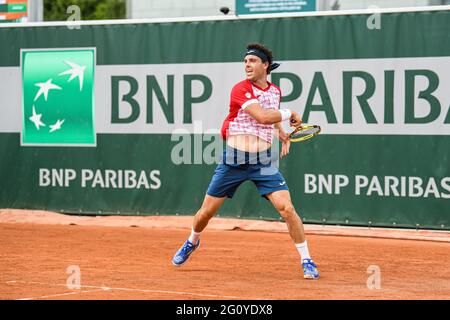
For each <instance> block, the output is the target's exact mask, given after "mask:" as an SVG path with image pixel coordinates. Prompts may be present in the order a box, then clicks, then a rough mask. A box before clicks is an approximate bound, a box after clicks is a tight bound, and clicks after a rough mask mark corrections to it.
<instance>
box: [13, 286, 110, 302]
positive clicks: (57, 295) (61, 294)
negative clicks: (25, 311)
mask: <svg viewBox="0 0 450 320" xmlns="http://www.w3.org/2000/svg"><path fill="white" fill-rule="evenodd" d="M97 291H103V289H97V290H84V291H74V292H66V293H59V294H51V295H47V296H40V297H33V298H20V299H16V300H37V299H47V298H55V297H62V296H69V295H73V294H81V293H89V292H97Z"/></svg>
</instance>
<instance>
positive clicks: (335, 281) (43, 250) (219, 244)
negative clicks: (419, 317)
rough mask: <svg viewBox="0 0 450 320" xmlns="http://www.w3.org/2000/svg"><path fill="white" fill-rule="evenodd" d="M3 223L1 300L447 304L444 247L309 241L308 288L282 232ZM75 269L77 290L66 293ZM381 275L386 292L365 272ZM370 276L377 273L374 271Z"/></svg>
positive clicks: (327, 238)
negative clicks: (313, 265)
mask: <svg viewBox="0 0 450 320" xmlns="http://www.w3.org/2000/svg"><path fill="white" fill-rule="evenodd" d="M188 233H189V230H188V229H174V228H172V229H171V228H149V227H137V228H132V227H117V226H116V227H109V226H84V225H51V224H29V223H6V222H1V223H0V243H1V246H0V261H1V262H0V299H52V300H53V299H78V300H80V299H152V300H158V299H167V300H171V299H182V300H190V299H202V300H203V299H224V300H234V299H237V300H241V299H284V300H291V299H449V298H450V244H449V243H448V242H436V241H418V240H399V239H381V238H364V237H350V236H345V237H342V236H332V235H317V234H308V235H307V239H308V243H309V247H310V252H311V253H312V255H313V258H314V259H315V260H316V262H317V264H318V266H319V270H320V272H321V279H320V280H317V281H314V280H304V279H303V278H302V271H301V269H300V259H299V256H298V253H297V251H296V249H295V247H294V245H293V244H292V242H291V240H290V238H289V235H288V234H287V233H285V232H261V231H239V230H238V231H236V230H235V231H226V230H215V229H207V230H206V231H205V232H204V233H203V235H202V245H201V247H200V248H199V250H198V251H197V252H195V253H194V254H193V255H192V256H191V259H190V260H189V261H188V263H187V264H185V265H184V266H182V267H179V268H177V267H174V266H172V264H171V258H172V256H173V254H174V252H175V251H176V250H177V249H178V247H179V246H180V245H181V244H182V243H183V241H184V240H185V239H186V237H187V235H188ZM73 265H75V266H78V267H79V268H80V275H81V282H80V284H81V287H80V289H69V288H68V287H67V281H68V278H69V277H70V274H68V273H66V272H67V269H68V267H70V266H73ZM371 266H376V267H379V270H380V280H381V281H380V287H379V288H378V289H377V288H373V287H372V289H371V288H369V287H368V285H367V282H368V280H369V282H370V283H371V284H373V282H372V281H370V279H372V278H370V279H369V277H371V276H372V277H373V273H368V268H370V267H371ZM369 270H372V269H369Z"/></svg>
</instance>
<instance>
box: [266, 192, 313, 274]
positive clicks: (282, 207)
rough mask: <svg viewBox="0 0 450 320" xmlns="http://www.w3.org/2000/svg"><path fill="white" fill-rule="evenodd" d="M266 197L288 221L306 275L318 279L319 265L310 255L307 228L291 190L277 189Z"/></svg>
mask: <svg viewBox="0 0 450 320" xmlns="http://www.w3.org/2000/svg"><path fill="white" fill-rule="evenodd" d="M266 197H267V198H268V199H269V200H270V201H271V202H272V204H273V205H274V207H275V209H277V211H278V212H279V213H280V215H281V216H282V217H283V219H284V221H286V224H287V227H288V230H289V235H290V236H291V239H292V240H293V241H294V244H295V247H296V248H297V250H298V253H299V254H300V257H301V259H302V267H303V273H304V277H305V278H307V279H318V278H319V272H318V271H317V266H316V265H315V263H314V262H313V261H312V259H311V257H310V255H309V250H308V244H307V242H306V237H305V229H304V228H303V223H302V220H301V219H300V217H299V216H298V214H297V212H296V211H295V208H294V205H293V204H292V201H291V195H290V193H289V190H280V191H275V192H273V193H271V194H268V195H266Z"/></svg>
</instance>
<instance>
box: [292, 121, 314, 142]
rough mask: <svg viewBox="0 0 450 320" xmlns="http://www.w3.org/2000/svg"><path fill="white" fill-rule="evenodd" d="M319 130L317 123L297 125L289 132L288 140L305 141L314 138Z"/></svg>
mask: <svg viewBox="0 0 450 320" xmlns="http://www.w3.org/2000/svg"><path fill="white" fill-rule="evenodd" d="M320 131H321V128H320V126H317V125H310V126H299V127H297V128H295V130H294V131H292V132H291V133H290V134H289V140H290V141H291V142H300V141H305V140H308V139H311V138H314V137H315V136H317V135H318V134H319V133H320Z"/></svg>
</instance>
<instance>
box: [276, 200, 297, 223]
mask: <svg viewBox="0 0 450 320" xmlns="http://www.w3.org/2000/svg"><path fill="white" fill-rule="evenodd" d="M279 211H280V214H281V216H282V217H283V218H284V219H285V220H290V219H292V218H293V217H294V215H296V214H297V213H296V212H295V208H294V206H293V204H292V203H286V204H283V205H282V206H281V208H280V210H279Z"/></svg>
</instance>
